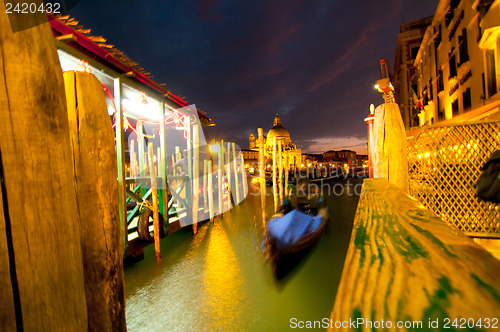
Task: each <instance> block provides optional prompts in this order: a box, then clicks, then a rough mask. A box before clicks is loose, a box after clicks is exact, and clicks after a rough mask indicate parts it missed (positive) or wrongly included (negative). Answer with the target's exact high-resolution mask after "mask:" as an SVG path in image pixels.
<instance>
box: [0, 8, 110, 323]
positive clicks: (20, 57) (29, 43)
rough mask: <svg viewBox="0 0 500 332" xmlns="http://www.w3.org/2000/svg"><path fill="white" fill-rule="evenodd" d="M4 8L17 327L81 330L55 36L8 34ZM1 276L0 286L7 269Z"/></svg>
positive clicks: (81, 297)
mask: <svg viewBox="0 0 500 332" xmlns="http://www.w3.org/2000/svg"><path fill="white" fill-rule="evenodd" d="M36 2H37V3H38V5H39V4H41V3H42V2H41V1H36ZM1 7H2V11H1V13H0V48H1V52H0V68H2V71H1V72H0V133H1V136H2V139H1V140H0V151H1V154H2V165H3V173H4V179H5V182H4V186H5V194H6V195H5V196H4V197H3V202H4V203H5V204H6V205H4V206H3V208H4V215H5V213H6V212H8V218H9V220H10V225H11V226H12V227H11V239H12V250H11V251H9V252H10V253H13V254H14V256H12V258H13V262H15V276H16V278H17V286H18V289H19V294H18V296H17V298H18V299H19V313H18V314H19V316H18V317H19V318H20V322H22V326H19V325H17V328H18V329H20V330H21V329H22V330H25V331H61V330H64V331H86V330H87V312H86V311H87V310H86V305H85V289H84V279H83V266H82V254H81V248H80V239H79V234H78V214H77V209H76V207H77V202H76V191H75V182H74V173H73V160H72V154H71V151H70V145H69V128H68V117H67V113H66V103H65V98H64V85H63V77H62V72H61V68H60V66H59V60H58V57H57V52H56V49H55V46H54V39H53V35H52V32H51V30H50V26H49V25H48V24H41V25H38V26H34V27H33V28H31V29H27V30H24V31H19V32H17V33H12V30H11V26H10V23H9V19H8V17H7V14H5V10H3V8H4V6H3V5H2V6H1ZM24 16H25V17H23V19H25V20H32V19H35V18H36V16H32V15H24ZM33 23H37V22H33ZM38 23H42V21H40V22H38ZM108 121H109V118H108ZM6 206H7V207H8V210H7V209H6ZM3 234H6V233H3ZM0 248H1V247H0ZM3 248H4V249H5V247H3ZM0 250H2V249H0ZM2 255H5V252H2ZM4 257H5V256H4ZM12 266H13V265H10V267H12ZM1 271H2V279H3V280H5V277H6V276H5V275H4V273H6V272H7V270H6V269H5V266H4V267H3V268H2V269H1ZM1 286H2V288H3V286H4V284H2V285H1ZM5 286H7V285H5ZM8 293H9V291H8V290H2V292H1V293H0V294H2V298H1V299H0V300H1V302H2V303H4V302H11V301H13V298H12V297H10V298H3V296H5V295H7V294H8ZM8 306H10V305H9V304H5V307H4V304H3V305H2V308H4V309H2V310H5V308H7V310H8ZM8 324H11V323H8Z"/></svg>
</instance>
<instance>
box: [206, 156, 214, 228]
mask: <svg viewBox="0 0 500 332" xmlns="http://www.w3.org/2000/svg"><path fill="white" fill-rule="evenodd" d="M207 167H208V169H209V170H211V169H212V161H211V160H209V161H208V162H207ZM212 174H213V173H212V172H208V214H209V216H210V221H211V222H213V221H214V216H215V211H214V187H213V177H212Z"/></svg>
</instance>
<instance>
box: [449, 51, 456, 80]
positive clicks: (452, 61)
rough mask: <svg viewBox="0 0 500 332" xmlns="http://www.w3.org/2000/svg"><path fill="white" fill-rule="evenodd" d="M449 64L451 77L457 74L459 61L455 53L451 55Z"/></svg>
mask: <svg viewBox="0 0 500 332" xmlns="http://www.w3.org/2000/svg"><path fill="white" fill-rule="evenodd" d="M449 66H450V77H449V78H452V77H455V76H457V62H456V60H455V54H453V55H452V56H451V58H450V62H449Z"/></svg>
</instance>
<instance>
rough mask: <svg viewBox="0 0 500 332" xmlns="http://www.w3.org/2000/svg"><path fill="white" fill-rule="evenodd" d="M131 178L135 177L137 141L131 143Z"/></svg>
mask: <svg viewBox="0 0 500 332" xmlns="http://www.w3.org/2000/svg"><path fill="white" fill-rule="evenodd" d="M130 177H131V178H134V177H135V140H132V141H131V142H130Z"/></svg>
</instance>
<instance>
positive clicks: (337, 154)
mask: <svg viewBox="0 0 500 332" xmlns="http://www.w3.org/2000/svg"><path fill="white" fill-rule="evenodd" d="M322 156H323V160H324V161H325V162H328V163H333V164H339V165H340V164H342V165H344V164H347V165H348V166H351V165H357V161H358V159H357V156H356V152H354V151H351V150H346V149H343V150H340V151H335V150H328V151H326V152H324V153H323V155H322Z"/></svg>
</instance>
